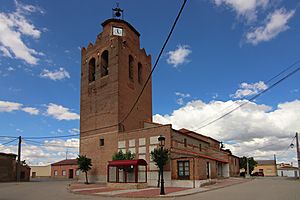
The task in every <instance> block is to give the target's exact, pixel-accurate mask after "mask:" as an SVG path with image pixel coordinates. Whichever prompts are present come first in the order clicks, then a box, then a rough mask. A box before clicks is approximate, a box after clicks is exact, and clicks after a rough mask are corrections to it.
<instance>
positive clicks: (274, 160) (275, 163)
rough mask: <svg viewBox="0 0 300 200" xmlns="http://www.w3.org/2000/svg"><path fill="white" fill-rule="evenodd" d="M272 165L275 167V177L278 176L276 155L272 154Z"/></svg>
mask: <svg viewBox="0 0 300 200" xmlns="http://www.w3.org/2000/svg"><path fill="white" fill-rule="evenodd" d="M274 165H275V176H278V174H277V163H276V154H274Z"/></svg>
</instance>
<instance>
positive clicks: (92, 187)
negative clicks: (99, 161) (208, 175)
mask: <svg viewBox="0 0 300 200" xmlns="http://www.w3.org/2000/svg"><path fill="white" fill-rule="evenodd" d="M248 181H250V179H244V178H228V179H222V180H217V181H216V183H215V184H213V185H208V186H204V187H201V188H182V187H166V188H165V193H166V195H164V196H165V197H176V196H185V195H190V194H195V193H199V192H206V191H210V190H215V189H219V188H223V187H228V186H231V185H235V184H239V183H244V182H248ZM68 189H69V191H71V192H73V193H77V194H83V195H100V196H113V197H130V198H140V197H145V198H151V197H152V198H155V197H162V196H160V195H159V193H160V188H154V187H149V188H145V189H119V188H109V187H106V185H103V184H89V185H85V184H81V183H74V184H71V185H70V186H69V188H68Z"/></svg>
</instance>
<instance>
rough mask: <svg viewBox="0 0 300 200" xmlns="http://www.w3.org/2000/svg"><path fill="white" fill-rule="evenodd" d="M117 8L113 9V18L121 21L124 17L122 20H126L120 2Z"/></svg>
mask: <svg viewBox="0 0 300 200" xmlns="http://www.w3.org/2000/svg"><path fill="white" fill-rule="evenodd" d="M116 4H117V7H116V8H113V9H112V16H113V18H118V19H120V18H121V16H122V19H124V15H123V11H124V10H122V9H121V8H120V7H119V2H117V3H116Z"/></svg>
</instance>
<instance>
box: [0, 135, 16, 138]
mask: <svg viewBox="0 0 300 200" xmlns="http://www.w3.org/2000/svg"><path fill="white" fill-rule="evenodd" d="M0 138H18V137H15V136H7V135H0Z"/></svg>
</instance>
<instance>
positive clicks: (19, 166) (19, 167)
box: [17, 136, 22, 182]
mask: <svg viewBox="0 0 300 200" xmlns="http://www.w3.org/2000/svg"><path fill="white" fill-rule="evenodd" d="M21 143H22V137H21V136H19V145H18V161H17V181H18V182H20V180H21Z"/></svg>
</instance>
